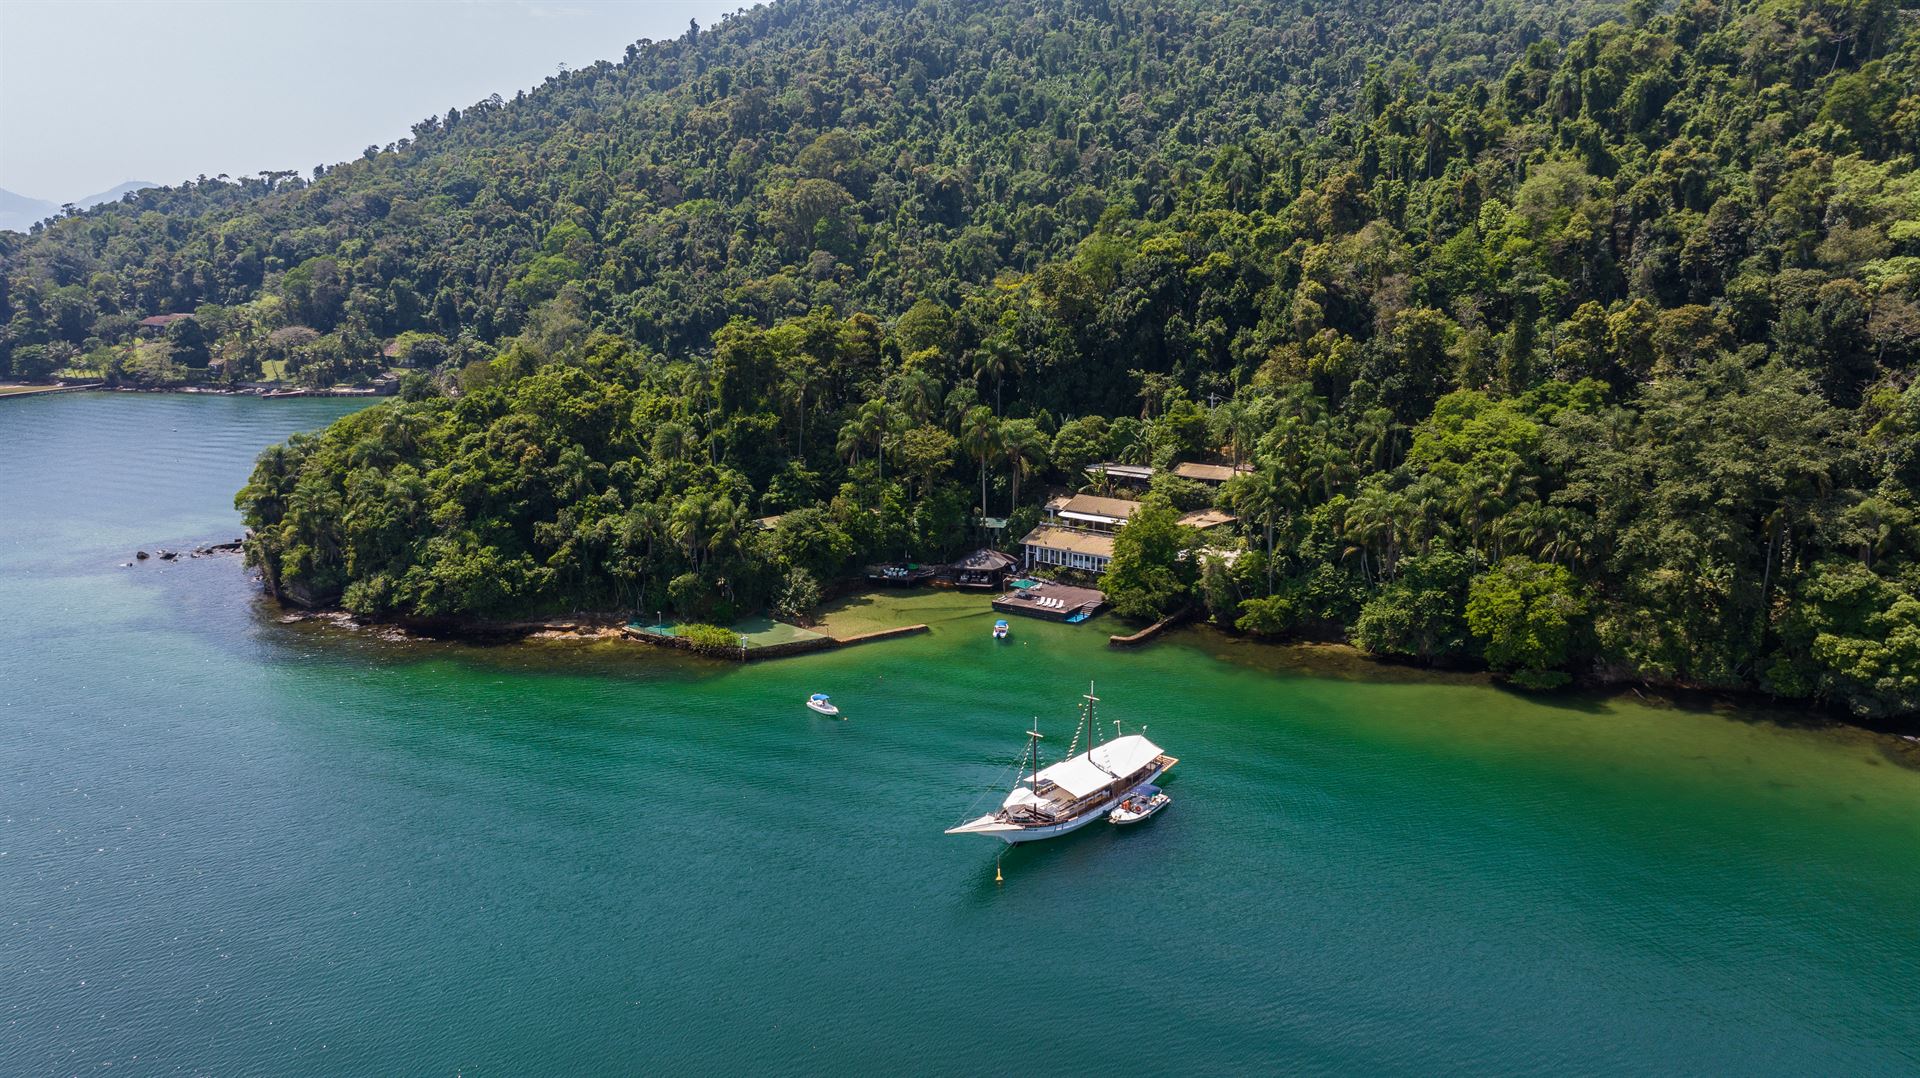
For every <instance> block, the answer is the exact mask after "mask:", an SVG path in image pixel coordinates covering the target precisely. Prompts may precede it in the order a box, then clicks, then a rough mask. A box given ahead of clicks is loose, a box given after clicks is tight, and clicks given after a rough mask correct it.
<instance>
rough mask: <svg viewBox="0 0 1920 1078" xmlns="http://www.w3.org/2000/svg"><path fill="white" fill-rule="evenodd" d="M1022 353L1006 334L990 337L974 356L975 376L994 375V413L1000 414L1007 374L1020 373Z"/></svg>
mask: <svg viewBox="0 0 1920 1078" xmlns="http://www.w3.org/2000/svg"><path fill="white" fill-rule="evenodd" d="M1020 370H1021V366H1020V353H1019V350H1018V349H1016V348H1015V347H1014V345H1013V342H1012V341H1011V340H1008V339H1007V338H1006V337H1005V336H994V337H990V338H988V340H987V342H986V343H985V344H983V345H981V346H980V349H979V351H977V352H975V353H974V357H973V377H974V378H975V380H984V379H985V378H986V377H987V376H988V375H992V376H993V414H994V415H999V414H1000V390H1001V387H1002V386H1003V385H1005V384H1006V380H1007V375H1009V374H1019V373H1020Z"/></svg>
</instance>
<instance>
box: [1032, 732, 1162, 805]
mask: <svg viewBox="0 0 1920 1078" xmlns="http://www.w3.org/2000/svg"><path fill="white" fill-rule="evenodd" d="M1159 755H1160V746H1158V745H1156V744H1154V743H1153V742H1151V741H1148V740H1147V739H1146V738H1144V737H1141V736H1140V735H1139V734H1128V735H1127V736H1125V737H1116V738H1114V739H1113V740H1112V741H1109V742H1107V743H1106V744H1104V745H1096V746H1094V747H1093V748H1092V749H1091V750H1089V751H1087V752H1083V753H1081V754H1080V755H1078V756H1075V757H1072V758H1071V759H1066V760H1062V761H1060V762H1059V763H1057V764H1054V765H1053V766H1052V767H1048V768H1042V769H1041V771H1040V777H1041V778H1043V779H1050V780H1052V781H1053V784H1054V785H1055V786H1058V787H1060V789H1061V790H1063V791H1065V792H1066V794H1067V795H1068V796H1069V797H1076V798H1077V797H1085V796H1087V795H1088V794H1090V793H1092V792H1094V791H1095V790H1098V789H1099V788H1100V787H1102V786H1105V785H1107V784H1108V783H1111V782H1116V781H1118V780H1120V779H1123V778H1126V777H1127V776H1128V775H1131V774H1133V773H1134V772H1136V771H1138V770H1140V769H1141V768H1143V767H1145V766H1147V765H1148V764H1150V763H1152V762H1153V761H1154V759H1155V758H1157V757H1158V756H1159Z"/></svg>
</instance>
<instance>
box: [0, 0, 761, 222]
mask: <svg viewBox="0 0 1920 1078" xmlns="http://www.w3.org/2000/svg"><path fill="white" fill-rule="evenodd" d="M741 6H742V3H741V0H632V2H628V3H611V2H605V0H537V2H536V0H400V2H371V0H310V2H294V0H259V2H252V3H242V2H237V0H135V2H125V0H54V2H48V0H0V188H6V189H7V190H10V191H14V192H16V193H18V194H22V195H28V196H31V197H34V198H45V199H51V200H52V201H54V202H63V201H66V200H68V199H75V198H83V197H85V196H87V195H89V194H92V193H93V192H95V191H100V190H104V189H106V188H109V187H113V186H115V185H117V184H120V183H123V182H125V181H127V180H147V181H151V182H154V183H165V184H174V183H179V182H180V181H181V180H185V179H191V178H192V177H194V176H198V175H201V174H203V173H204V174H206V175H208V176H215V175H218V174H220V173H222V172H225V173H228V174H230V175H238V174H241V173H254V172H259V171H260V170H262V169H267V168H293V169H299V170H300V172H301V173H303V174H304V173H308V172H310V171H311V170H312V169H313V166H314V165H317V164H321V163H326V164H332V163H334V162H336V161H342V160H345V159H347V158H350V157H354V156H357V155H358V154H359V153H360V151H361V150H362V149H364V148H365V147H366V146H367V144H368V143H378V144H379V145H382V146H384V145H386V144H387V143H389V142H392V141H393V140H395V139H398V138H404V137H406V136H407V134H408V128H409V127H411V126H412V125H413V124H414V123H415V122H417V121H419V120H421V119H424V118H425V117H426V116H427V115H429V114H439V113H445V112H446V110H447V107H448V106H449V105H456V106H459V107H461V108H465V107H466V106H467V105H469V104H471V103H473V102H475V101H478V100H480V99H481V98H484V97H486V96H487V95H488V94H491V93H498V94H500V95H502V96H504V97H509V98H511V97H512V96H513V93H514V91H515V90H519V89H524V88H527V87H530V86H533V85H535V84H537V83H538V82H540V80H542V79H544V78H546V77H547V76H548V75H551V74H553V73H554V69H555V65H557V64H561V63H565V64H566V65H568V66H569V67H580V66H583V65H585V64H589V63H592V62H593V61H595V60H601V59H609V60H617V59H619V58H620V56H621V55H622V54H623V53H624V52H625V51H626V47H627V45H628V44H629V43H630V42H633V41H636V40H638V39H640V38H643V37H649V38H668V37H676V36H678V35H680V34H682V33H684V32H685V31H686V28H687V20H688V19H694V18H697V19H699V20H700V25H702V26H709V25H712V24H713V23H714V22H715V21H717V20H718V19H719V17H720V15H721V14H722V13H723V12H727V11H732V10H735V9H737V8H739V7H741ZM748 6H751V5H748Z"/></svg>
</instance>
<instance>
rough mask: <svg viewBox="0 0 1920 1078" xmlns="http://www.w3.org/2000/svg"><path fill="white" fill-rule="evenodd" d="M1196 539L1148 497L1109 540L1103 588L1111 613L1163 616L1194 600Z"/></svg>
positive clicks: (1160, 503) (1165, 508)
mask: <svg viewBox="0 0 1920 1078" xmlns="http://www.w3.org/2000/svg"><path fill="white" fill-rule="evenodd" d="M1196 541H1197V537H1196V536H1195V535H1194V534H1193V530H1192V529H1191V528H1186V527H1183V526H1181V524H1180V512H1179V510H1177V509H1175V508H1174V507H1173V506H1172V505H1170V504H1168V503H1167V502H1165V501H1163V500H1160V499H1156V498H1150V499H1148V500H1147V501H1146V502H1145V503H1143V504H1142V505H1141V507H1140V509H1139V511H1138V512H1136V513H1135V514H1134V515H1133V519H1131V520H1129V521H1128V522H1127V526H1126V527H1124V528H1122V529H1120V532H1119V534H1117V535H1115V536H1114V539H1113V561H1112V563H1111V564H1110V565H1108V566H1107V575H1106V578H1105V580H1104V582H1103V583H1102V587H1103V588H1104V589H1105V591H1106V593H1107V599H1108V600H1109V601H1110V602H1111V603H1112V604H1113V609H1114V610H1116V611H1117V612H1119V613H1121V614H1123V615H1125V616H1127V617H1130V618H1145V619H1149V620H1153V619H1158V618H1163V617H1166V616H1167V615H1168V614H1171V613H1173V612H1175V611H1176V610H1179V609H1180V608H1181V607H1183V606H1185V605H1186V604H1187V603H1189V602H1191V601H1192V599H1193V586H1194V583H1195V582H1196V580H1197V579H1198V575H1199V565H1198V563H1197V559H1196V558H1195V557H1193V554H1194V552H1195V546H1196Z"/></svg>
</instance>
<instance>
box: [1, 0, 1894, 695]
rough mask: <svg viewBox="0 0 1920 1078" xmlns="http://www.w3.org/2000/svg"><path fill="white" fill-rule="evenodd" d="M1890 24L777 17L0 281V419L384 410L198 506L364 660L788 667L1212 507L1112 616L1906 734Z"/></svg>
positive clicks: (1385, 4)
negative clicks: (462, 656) (937, 587)
mask: <svg viewBox="0 0 1920 1078" xmlns="http://www.w3.org/2000/svg"><path fill="white" fill-rule="evenodd" d="M1908 14H1910V13H1908V12H1905V11H1903V10H1901V9H1900V8H1899V7H1898V5H1896V4H1895V3H1893V2H1890V0H1849V2H1844V3H1842V2H1835V0H1723V2H1715V0H1699V2H1695V3H1686V4H1677V5H1673V6H1671V7H1663V6H1661V5H1655V4H1645V3H1636V4H1633V5H1629V6H1626V7H1621V6H1619V5H1615V4H1610V3H1598V2H1595V3H1576V4H1571V5H1569V4H1548V3H1544V2H1532V0H1490V2H1488V3H1484V4H1477V5H1471V6H1469V7H1466V8H1462V7H1461V6H1460V5H1455V4H1443V3H1439V2H1438V0H1381V2H1376V3H1363V2H1358V0H1340V2H1330V3H1319V2H1308V0H1237V2H1230V3H1226V4H1202V3H1198V2H1195V0H1071V2H1067V3H1060V4H1046V5H1030V4H1014V3H1001V2H986V3H972V2H967V3H962V2H957V0H956V2H939V0H928V2H920V3H907V2H900V3H878V4H876V3H870V2H866V3H857V4H856V3H853V2H851V0H789V2H783V3H777V4H774V5H771V6H766V7H761V8H757V9H755V10H753V11H750V12H746V13H743V14H741V15H739V16H736V17H732V18H728V19H726V20H723V21H722V22H720V23H719V24H718V25H717V26H715V27H712V28H709V29H706V30H703V31H701V32H699V33H698V34H693V33H689V34H688V35H686V36H685V37H682V38H679V39H676V40H671V41H663V42H642V43H637V44H636V45H634V46H633V47H632V48H630V49H629V50H628V52H627V56H626V58H625V59H624V60H623V61H622V62H618V63H602V64H595V65H592V66H590V67H587V68H583V69H580V70H577V71H572V72H567V73H564V74H561V75H557V76H555V77H554V78H552V79H549V80H548V81H547V82H546V83H544V84H543V85H541V86H539V87H536V88H534V89H532V90H530V91H528V92H525V93H523V94H520V95H517V96H516V97H515V98H514V99H513V100H510V101H509V100H498V99H491V100H488V101H485V102H479V103H476V104H474V105H472V106H468V107H463V108H459V109H450V110H449V111H448V112H447V113H446V114H445V116H444V117H432V118H429V119H426V120H423V121H422V122H421V123H420V124H418V125H416V126H415V129H414V132H413V136H412V137H411V138H409V139H406V140H401V141H399V142H396V143H395V144H393V145H392V146H390V147H386V148H379V147H369V151H368V153H367V154H365V155H364V156H363V157H362V158H361V159H359V160H355V161H350V162H346V163H343V164H339V165H335V166H327V167H321V168H316V169H314V170H313V173H312V175H311V176H310V177H306V176H296V175H289V174H285V173H273V174H269V175H263V176H261V177H259V178H242V179H239V180H234V179H230V178H223V177H215V178H212V179H202V180H195V181H193V182H191V183H187V184H184V185H181V186H179V187H174V188H161V189H151V190H147V191H143V192H138V193H135V194H133V195H131V196H129V197H128V198H127V199H125V200H123V201H122V202H120V203H115V204H110V205H106V206H101V207H96V208H94V209H91V210H87V211H84V212H80V213H76V214H69V215H66V216H64V217H62V218H61V219H59V220H56V221H54V222H53V223H51V224H50V225H47V226H45V227H43V228H39V229H37V230H36V231H35V232H34V233H33V234H32V235H29V236H21V235H16V234H0V258H3V259H4V260H5V267H4V273H0V323H3V324H4V330H0V367H4V368H5V369H6V370H8V371H11V372H12V373H16V374H23V375H29V376H32V375H37V374H45V373H47V372H49V371H53V370H58V369H62V368H66V367H72V366H75V365H81V364H88V363H92V364H95V365H96V366H97V367H98V368H99V369H102V370H106V371H108V372H109V373H111V374H112V375H113V376H115V377H120V378H125V379H128V380H133V379H147V380H154V381H164V380H168V379H172V378H178V377H183V376H187V373H188V372H191V371H193V370H195V369H197V365H199V364H203V363H204V364H206V365H208V366H209V368H210V369H214V370H217V371H219V372H221V374H220V376H221V377H227V378H236V379H238V378H245V377H249V376H251V375H252V374H254V373H256V372H258V371H260V370H262V369H265V367H266V366H267V365H273V364H278V365H279V366H278V367H276V368H275V369H278V370H286V371H288V372H293V373H297V374H298V375H299V376H301V377H306V378H309V379H311V380H315V381H324V380H328V379H331V378H335V377H339V376H341V375H342V374H343V373H345V372H351V371H354V370H360V369H364V368H370V367H377V366H380V365H384V364H386V363H388V362H390V361H397V362H403V363H409V364H411V365H413V366H415V367H417V368H419V369H421V370H422V371H424V372H426V373H427V375H428V376H427V377H422V378H419V379H416V380H414V381H413V382H411V383H410V384H409V389H408V392H407V394H406V397H407V399H403V400H401V401H396V402H393V403H390V404H385V405H381V406H379V407H376V408H374V409H371V410H369V411H368V412H366V413H363V414H360V415H356V416H353V417H351V418H349V419H346V420H343V421H341V422H340V423H338V424H336V425H335V426H334V427H333V428H331V429H329V430H328V431H326V432H324V433H322V434H319V435H316V436H313V437H307V438H300V439H295V440H294V441H292V442H290V443H289V444H288V445H286V446H284V447H280V448H277V449H275V450H273V451H271V452H270V453H268V454H267V455H266V456H265V457H263V458H262V460H261V463H260V466H259V469H258V470H257V471H256V473H255V475H254V478H253V480H252V482H251V483H250V484H249V486H248V488H247V489H246V491H244V492H243V493H242V495H241V503H242V505H243V507H244V508H245V509H246V510H247V512H248V517H249V521H250V523H252V524H253V526H254V528H255V537H254V539H253V540H252V552H253V556H254V557H255V559H256V560H257V561H258V562H259V563H260V564H262V565H263V566H264V567H265V568H266V571H267V574H268V576H269V578H270V579H271V580H273V581H274V582H275V583H276V586H289V587H294V588H297V589H299V590H300V591H301V592H303V593H309V594H313V595H320V596H330V595H338V596H341V597H342V598H343V601H344V602H346V603H347V604H348V605H349V606H351V607H353V608H355V609H357V610H363V611H368V612H382V613H389V614H395V615H406V616H420V617H433V616H458V615H462V614H471V613H476V612H505V611H514V610H525V609H530V608H535V607H556V606H569V605H581V604H590V603H600V604H604V603H629V604H633V605H635V606H640V607H652V606H665V605H672V606H675V607H678V608H681V609H682V610H683V611H684V612H685V613H686V614H687V615H688V616H700V617H713V618H716V619H721V618H722V615H724V614H725V613H726V612H727V611H728V610H730V609H735V608H745V607H759V606H769V605H772V606H779V607H782V608H791V607H793V606H795V605H796V604H802V603H804V602H806V601H807V600H808V597H809V596H810V595H813V594H817V585H818V584H819V583H820V582H822V581H824V580H826V579H828V578H830V577H832V576H834V575H836V574H839V573H842V572H844V571H845V570H846V568H847V567H848V566H849V565H851V564H853V563H854V562H855V561H857V560H858V559H861V558H867V557H876V556H899V555H902V554H911V555H914V556H924V557H933V556H938V555H939V554H940V553H943V552H948V551H953V550H957V549H959V548H961V547H963V546H966V545H969V544H972V543H976V542H977V541H978V535H977V534H975V533H974V532H973V530H972V524H971V520H972V518H973V517H975V516H978V515H989V516H995V517H998V516H1000V515H1003V513H1004V512H1006V511H1008V510H1010V511H1011V515H1012V517H1013V519H1014V521H1015V527H1016V528H1017V527H1019V526H1020V523H1021V522H1023V521H1025V522H1030V521H1031V520H1032V519H1034V517H1035V516H1036V514H1037V510H1036V508H1035V506H1036V503H1037V502H1038V500H1039V499H1040V498H1041V496H1042V495H1043V494H1044V493H1046V492H1048V491H1049V490H1057V489H1060V488H1062V487H1076V486H1079V485H1081V484H1082V483H1083V482H1085V480H1086V477H1085V476H1084V475H1083V474H1082V472H1081V469H1082V468H1084V467H1085V466H1086V465H1088V464H1091V463H1097V462H1099V461H1102V460H1111V461H1121V462H1126V463H1140V464H1159V465H1164V464H1166V463H1169V462H1171V461H1174V460H1181V459H1192V458H1195V457H1204V456H1213V457H1217V458H1218V459H1222V460H1226V461H1232V462H1239V463H1244V464H1246V465H1247V466H1249V468H1250V471H1249V472H1248V473H1247V474H1245V475H1244V476H1242V477H1241V478H1237V479H1235V480H1234V481H1233V482H1231V483H1229V484H1227V485H1226V488H1225V489H1224V490H1223V491H1221V492H1220V494H1219V501H1220V502H1221V504H1222V505H1223V507H1225V508H1227V509H1229V510H1231V511H1232V512H1234V513H1236V514H1237V515H1238V516H1239V517H1240V521H1241V522H1240V529H1241V535H1240V536H1239V537H1237V538H1234V537H1217V536H1213V535H1209V537H1208V538H1207V539H1206V540H1205V544H1206V545H1209V546H1219V547H1225V548H1231V550H1232V552H1233V553H1234V555H1235V556H1233V557H1219V556H1215V555H1212V554H1202V553H1196V554H1194V555H1193V556H1192V557H1191V558H1190V559H1189V560H1188V561H1184V562H1179V563H1178V564H1177V565H1176V571H1175V572H1173V574H1172V578H1171V585H1170V587H1171V588H1172V591H1168V590H1167V589H1165V588H1162V587H1161V585H1162V584H1165V583H1168V580H1167V579H1166V578H1163V577H1162V576H1161V575H1160V574H1159V573H1158V570H1157V569H1156V570H1155V572H1154V573H1153V575H1152V578H1151V580H1149V581H1147V583H1148V584H1150V585H1151V586H1150V587H1148V588H1146V591H1145V594H1149V595H1150V596H1151V597H1152V601H1151V602H1144V603H1143V604H1142V605H1141V610H1142V611H1143V612H1146V611H1149V610H1161V609H1163V608H1165V607H1166V605H1167V603H1168V602H1173V601H1181V600H1183V598H1184V596H1182V595H1179V594H1175V592H1180V591H1185V592H1188V593H1191V595H1192V596H1197V597H1201V598H1204V600H1205V601H1206V603H1207V605H1208V606H1209V608H1210V610H1211V612H1212V614H1213V617H1214V618H1215V620H1216V621H1217V622H1219V623H1221V624H1223V625H1230V626H1236V627H1238V628H1239V629H1241V630H1242V631H1247V632H1257V633H1262V634H1275V635H1295V634H1302V635H1312V636H1321V637H1328V636H1331V637H1341V636H1345V637H1350V638H1352V639H1354V640H1355V641H1356V642H1358V643H1360V644H1361V645H1362V646H1364V647H1368V648H1370V649H1373V650H1376V651H1379V652H1381V653H1383V654H1393V655H1399V656H1404V657H1407V658H1412V659H1415V660H1418V661H1464V662H1477V661H1485V662H1487V663H1489V664H1490V665H1492V666H1493V667H1494V668H1495V669H1497V670H1500V671H1503V672H1506V673H1509V674H1511V675H1512V676H1514V677H1515V678H1516V679H1521V680H1525V681H1527V682H1529V683H1532V684H1547V683H1550V682H1553V681H1557V680H1560V679H1561V678H1562V677H1564V676H1566V675H1581V674H1586V675H1593V676H1597V677H1602V678H1608V679H1634V680H1642V681H1649V682H1658V683H1665V684H1685V685H1700V686H1711V687H1748V688H1763V689H1767V690H1769V691H1774V692H1778V693H1781V694H1785V695H1791V696H1796V697H1802V696H1808V697H1821V698H1825V699H1829V700H1833V701H1835V702H1837V703H1840V704H1843V705H1845V706H1847V707H1850V708H1852V709H1854V710H1856V711H1858V712H1861V713H1863V714H1881V713H1889V712H1895V711H1908V710H1912V709H1913V708H1914V707H1915V695H1914V689H1913V671H1914V670H1915V669H1920V643H1916V641H1915V638H1914V634H1913V632H1912V631H1911V629H1912V626H1913V622H1914V618H1913V613H1912V611H1913V608H1914V605H1915V602H1916V598H1915V597H1916V596H1917V595H1920V560H1917V559H1920V530H1917V529H1916V515H1915V514H1916V498H1915V484H1916V483H1917V482H1920V451H1916V449H1915V445H1916V444H1920V441H1917V440H1916V435H1920V387H1916V380H1915V377H1914V375H1915V366H1916V362H1917V361H1920V178H1916V176H1915V173H1914V168H1913V166H1914V155H1915V153H1916V152H1920V90H1917V89H1916V87H1920V78H1917V77H1916V76H1920V45H1917V44H1916V39H1915V35H1914V33H1913V26H1914V24H1913V22H1912V20H1911V19H1910V18H1908V17H1907V16H1908ZM180 312H191V313H192V314H193V315H194V318H193V322H194V323H195V324H196V327H195V328H194V329H191V330H188V329H182V330H180V331H178V332H177V333H176V332H174V331H172V330H169V331H168V332H167V333H166V334H165V335H164V336H162V337H154V336H152V335H150V334H143V333H142V332H141V331H139V330H138V329H137V328H136V323H137V321H138V320H139V319H140V318H142V317H145V316H148V315H152V314H160V313H180ZM1156 493H1157V495H1158V496H1160V497H1163V498H1165V499H1166V500H1167V501H1168V502H1169V503H1170V504H1177V505H1179V506H1180V507H1181V508H1190V507H1191V506H1190V504H1189V503H1191V502H1193V501H1195V500H1197V499H1205V498H1207V497H1209V496H1211V495H1210V494H1209V493H1206V492H1201V493H1196V491H1195V490H1194V489H1191V488H1183V487H1180V486H1177V485H1165V484H1163V485H1162V486H1161V488H1160V489H1158V490H1157V492H1156ZM776 514H786V516H783V517H782V519H781V522H780V523H779V524H778V525H777V526H774V527H772V528H770V529H769V528H767V527H764V526H762V525H760V524H759V523H757V521H758V519H759V518H762V517H768V516H773V515H776ZM1147 537H1148V536H1146V535H1145V534H1144V533H1142V536H1141V538H1142V539H1143V541H1144V539H1145V538H1147ZM1141 564H1142V565H1143V566H1144V565H1147V564H1148V562H1147V561H1142V562H1141ZM1152 564H1154V565H1156V566H1157V564H1158V562H1157V560H1154V561H1153V562H1152ZM1122 568H1125V564H1124V563H1123V565H1122ZM1122 580H1123V583H1124V580H1125V577H1124V576H1123V578H1122ZM1121 590H1122V591H1124V590H1126V589H1125V588H1124V587H1123V588H1122V589H1121ZM1163 592H1165V594H1162V593H1163Z"/></svg>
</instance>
